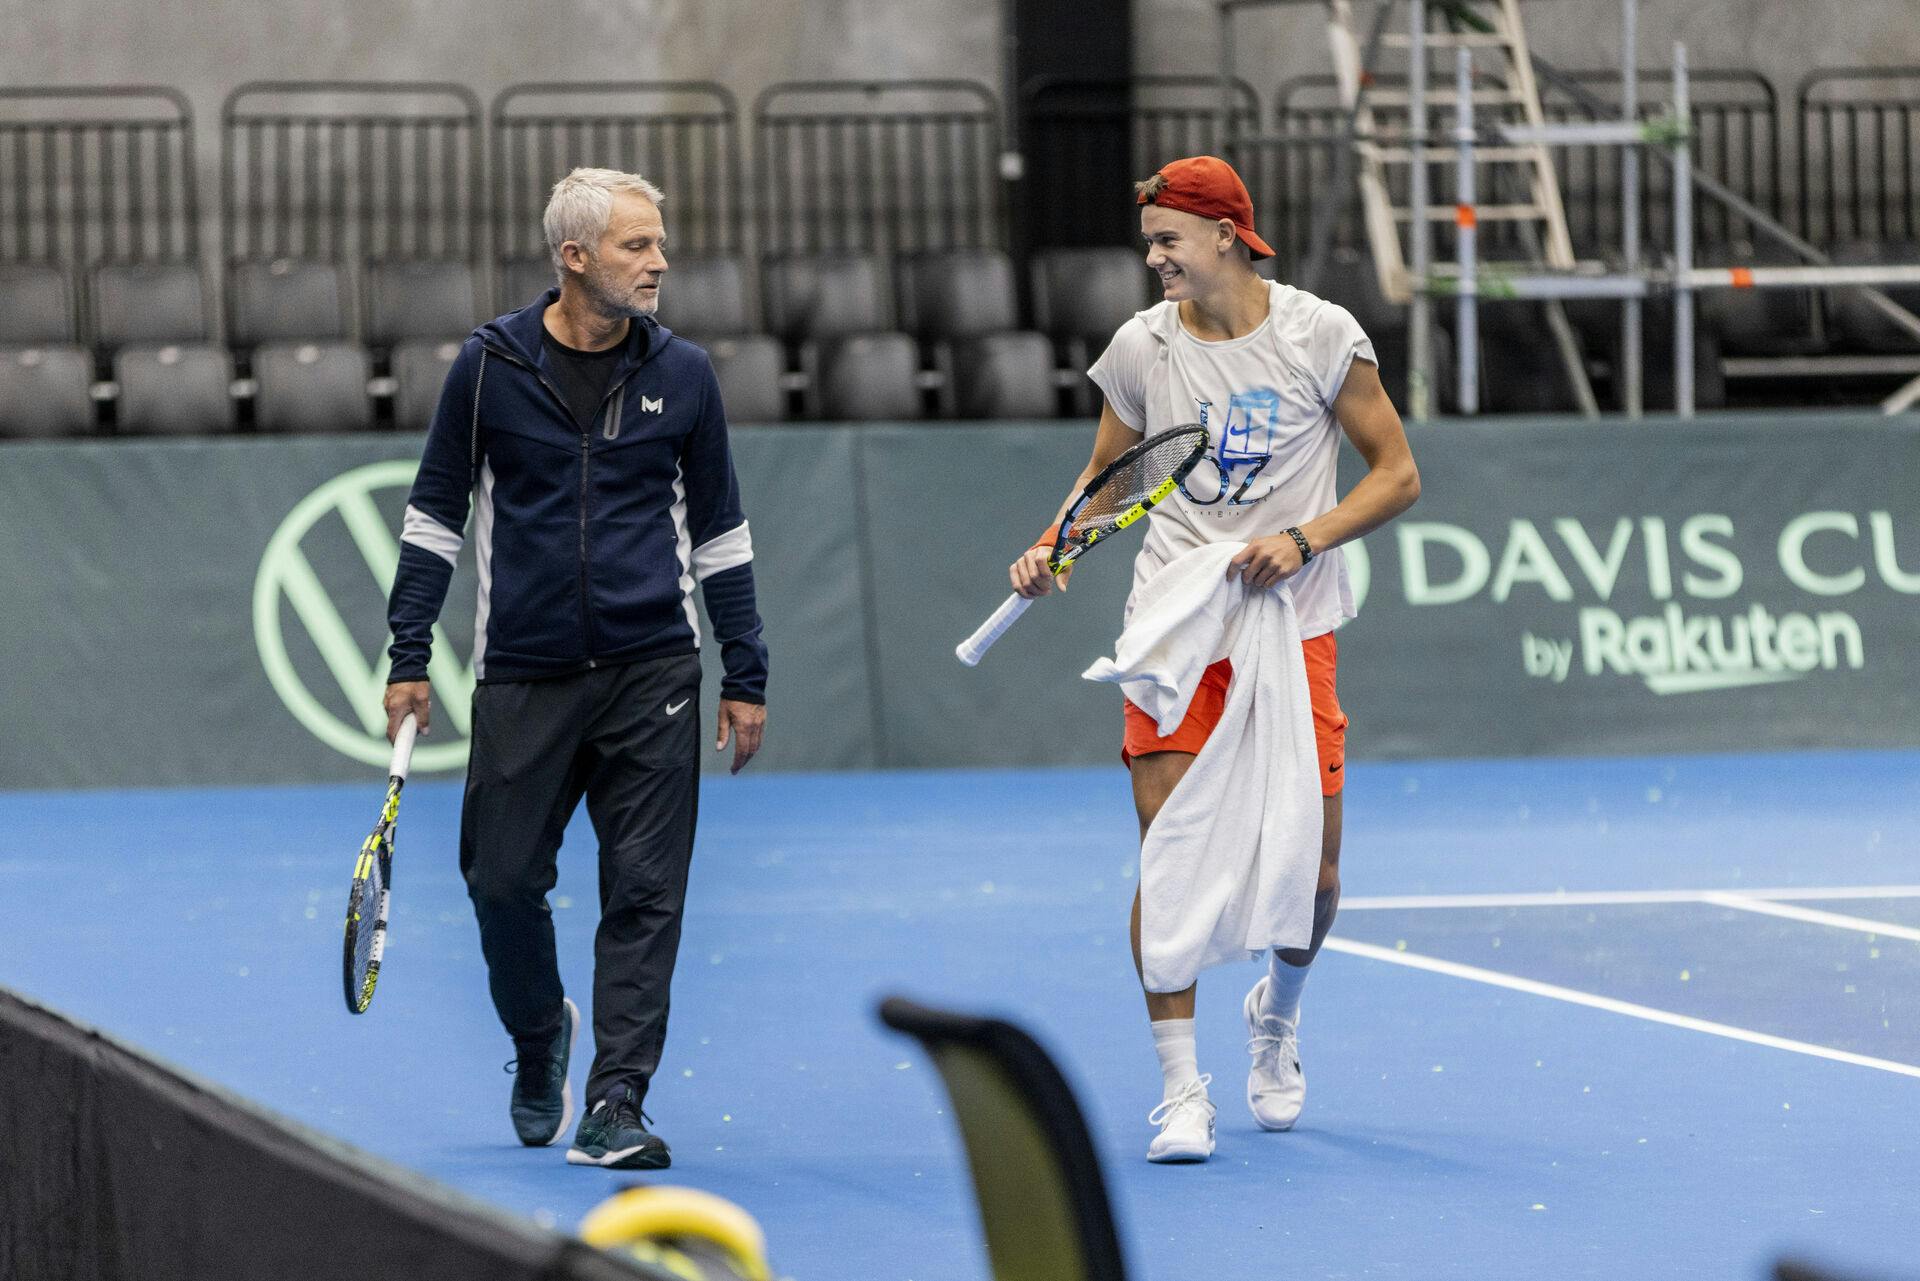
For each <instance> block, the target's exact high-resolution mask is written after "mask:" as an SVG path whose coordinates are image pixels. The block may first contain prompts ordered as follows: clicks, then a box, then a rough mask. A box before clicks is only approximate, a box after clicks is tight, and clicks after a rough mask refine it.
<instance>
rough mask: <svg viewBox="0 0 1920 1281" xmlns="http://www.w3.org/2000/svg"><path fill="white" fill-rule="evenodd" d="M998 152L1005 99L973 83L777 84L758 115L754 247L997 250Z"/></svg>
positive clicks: (1000, 220)
mask: <svg viewBox="0 0 1920 1281" xmlns="http://www.w3.org/2000/svg"><path fill="white" fill-rule="evenodd" d="M1000 152H1001V134H1000V104H999V100H998V99H997V98H996V97H995V96H994V95H993V93H992V92H991V91H990V90H988V89H987V88H986V87H985V86H983V85H980V84H977V83H975V82H973V81H970V80H881V81H864V82H855V81H793V82H788V83H783V84H776V85H772V86H770V87H768V88H767V89H766V90H765V91H764V92H762V93H761V94H760V96H759V97H758V98H756V99H755V100H754V106H753V173H754V189H755V195H756V197H757V199H758V201H759V222H758V225H759V227H760V235H759V237H758V242H759V244H758V247H759V248H760V250H761V251H762V252H764V253H769V254H810V253H827V252H872V253H883V254H885V253H905V252H913V251H917V250H939V249H978V248H997V247H1001V246H1003V245H1004V244H1005V243H1006V227H1005V202H1004V200H1003V196H1002V190H1001V180H1000V171H999V163H1000Z"/></svg>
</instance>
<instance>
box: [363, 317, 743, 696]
mask: <svg viewBox="0 0 1920 1281" xmlns="http://www.w3.org/2000/svg"><path fill="white" fill-rule="evenodd" d="M558 297H559V291H558V290H557V289H551V290H548V291H547V293H546V295H545V296H544V297H542V298H540V299H539V300H538V301H536V302H534V303H532V304H530V305H529V306H527V307H524V308H522V309H521V310H519V311H516V312H512V313H510V314H508V315H505V316H501V317H498V318H497V319H494V320H491V321H488V322H487V323H486V324H484V325H482V326H480V328H478V329H476V330H475V331H474V332H473V336H472V337H470V338H468V339H467V341H466V343H465V344H464V345H463V346H462V347H461V349H460V355H459V357H458V358H457V359H456V360H455V361H454V362H453V367H452V369H451V370H449V371H448V373H447V381H446V385H445V387H444V388H443V389H442V391H441V393H440V406H439V409H438V411H437V412H436V413H435V414H434V418H433V425H432V426H431V427H429V428H428V429H427V443H426V448H425V450H424V451H423V453H422V455H421V459H420V472H419V475H418V476H417V477H416V478H415V479H414V482H413V492H412V494H411V495H410V496H409V498H408V502H407V515H406V522H405V526H404V528H403V529H402V531H401V535H400V565H399V570H398V572H397V573H395V575H394V580H393V594H392V596H391V597H390V598H389V600H388V602H387V621H388V624H389V626H390V627H391V628H392V630H393V647H392V650H391V653H392V655H393V669H392V673H391V675H390V677H389V679H390V680H394V681H407V680H425V679H426V677H427V659H428V656H429V654H430V652H431V650H432V645H433V624H434V621H435V620H436V619H437V618H438V617H439V615H440V607H441V605H442V604H443V603H444V602H445V600H446V595H447V584H448V582H449V581H450V580H451V579H452V577H453V565H454V561H455V559H456V557H457V556H458V555H459V552H460V547H461V544H462V542H463V537H462V533H461V531H462V530H463V529H465V528H466V525H467V516H468V512H469V508H470V507H471V509H472V512H473V518H474V519H473V540H474V551H475V553H476V554H477V558H478V562H479V570H480V603H479V610H478V616H477V618H476V620H475V626H474V654H473V667H474V674H475V676H476V677H477V678H478V679H479V680H481V681H513V680H529V679H534V678H538V677H543V676H559V675H564V674H566V673H569V672H578V671H585V670H587V669H588V668H592V667H605V666H610V665H613V664H617V663H624V662H631V661H633V660H636V659H643V658H662V657H666V656H668V655H672V654H687V653H692V652H693V651H695V650H696V649H698V648H699V645H700V628H699V621H698V616H697V614H696V613H695V611H694V605H693V589H694V586H695V584H696V583H697V584H699V585H700V586H701V588H702V590H703V592H704V593H705V596H706V602H707V616H708V618H709V619H711V620H712V623H713V627H714V631H715V632H716V633H717V634H718V637H719V641H720V647H721V648H720V656H721V661H722V665H723V666H724V668H725V675H724V677H723V678H722V680H721V683H720V694H721V697H723V698H730V699H737V700H739V701H741V702H748V703H760V702H764V701H765V700H766V686H767V647H766V643H765V641H763V640H762V638H761V634H760V616H759V613H758V611H757V610H756V608H755V605H754V592H753V541H752V538H751V536H750V534H749V533H748V530H747V519H746V516H745V515H744V514H743V513H742V512H741V510H740V492H739V486H738V484H737V483H736V482H735V480H734V474H733V455H732V452H731V450H730V449H729V448H728V444H727V420H726V415H725V413H724V412H723V411H722V409H721V405H720V387H719V384H718V383H717V382H716V381H715V380H714V376H713V366H712V365H711V364H710V363H709V362H708V360H707V355H706V353H705V352H704V351H702V350H700V348H698V347H696V346H694V345H693V344H692V343H690V342H688V341H687V340H686V339H684V338H675V337H674V336H673V335H672V333H671V332H670V331H668V330H667V329H666V328H664V327H662V326H661V325H660V324H659V323H658V322H656V321H655V320H654V319H653V318H652V317H650V316H648V317H639V318H636V319H635V320H634V322H633V324H632V325H631V326H630V328H629V331H628V334H627V339H626V348H625V351H624V352H623V353H622V354H621V356H619V357H618V358H617V364H616V366H615V368H614V371H613V374H612V376H611V377H610V378H609V380H608V383H607V393H606V397H605V399H604V400H603V401H602V403H601V407H600V414H599V416H598V418H597V419H596V420H595V421H594V423H593V424H592V426H591V427H590V428H589V429H587V430H585V431H582V430H581V428H580V426H579V424H578V423H577V422H576V420H575V419H574V417H573V414H572V413H571V411H569V410H568V408H567V406H566V402H565V401H564V400H563V399H562V397H561V395H560V392H559V390H558V387H557V385H556V384H555V382H554V380H553V378H552V377H551V376H550V375H549V373H548V372H547V368H546V351H545V346H544V344H543V343H542V342H541V333H542V328H543V326H542V319H541V318H542V315H543V314H544V313H545V311H546V309H547V307H548V306H549V305H550V304H551V303H553V301H554V300H555V299H556V298H558Z"/></svg>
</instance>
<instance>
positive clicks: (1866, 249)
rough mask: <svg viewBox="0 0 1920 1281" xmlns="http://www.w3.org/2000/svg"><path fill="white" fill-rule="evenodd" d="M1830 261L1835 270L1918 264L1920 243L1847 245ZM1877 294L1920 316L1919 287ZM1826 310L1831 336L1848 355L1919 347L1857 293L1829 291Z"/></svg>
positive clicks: (1890, 287)
mask: <svg viewBox="0 0 1920 1281" xmlns="http://www.w3.org/2000/svg"><path fill="white" fill-rule="evenodd" d="M1833 261H1834V265H1835V266H1838V267H1862V266H1884V265H1887V264H1892V263H1920V243H1916V242H1914V241H1911V240H1854V241H1849V242H1847V243H1846V244H1843V245H1841V246H1839V247H1838V248H1836V249H1835V250H1834V251H1833ZM1880 292H1882V293H1884V294H1886V295H1887V296H1888V297H1889V298H1891V299H1893V300H1894V301H1895V302H1897V303H1899V304H1900V305H1901V306H1902V307H1905V308H1906V309H1907V310H1908V311H1913V312H1920V287H1915V286H1913V285H1882V286H1880ZM1826 307H1827V318H1828V319H1829V320H1830V321H1831V322H1832V324H1833V330H1834V336H1835V338H1836V339H1837V340H1838V342H1839V345H1840V346H1841V347H1843V348H1845V349H1846V350H1848V351H1862V352H1905V351H1913V350H1914V349H1915V348H1917V347H1920V339H1916V338H1915V337H1914V336H1913V335H1912V334H1910V333H1908V332H1907V331H1906V330H1905V329H1902V328H1901V327H1900V326H1899V325H1896V324H1894V323H1893V321H1891V320H1889V319H1887V317H1886V315H1885V314H1884V313H1883V312H1881V311H1880V309H1879V308H1877V307H1875V306H1874V305H1873V304H1872V303H1870V302H1868V301H1867V299H1866V297H1865V296H1864V295H1862V294H1861V292H1860V291H1859V290H1858V289H1830V290H1828V291H1827V295H1826Z"/></svg>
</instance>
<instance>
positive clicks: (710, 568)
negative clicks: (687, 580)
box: [693, 520, 753, 582]
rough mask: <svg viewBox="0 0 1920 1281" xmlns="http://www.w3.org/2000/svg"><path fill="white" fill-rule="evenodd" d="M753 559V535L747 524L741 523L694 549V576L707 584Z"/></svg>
mask: <svg viewBox="0 0 1920 1281" xmlns="http://www.w3.org/2000/svg"><path fill="white" fill-rule="evenodd" d="M752 559H753V535H752V534H750V533H749V532H748V531H747V522H746V521H744V520H743V521H741V522H740V523H739V524H738V525H736V526H734V527H733V528H732V529H729V530H728V531H727V532H726V533H724V534H721V535H719V536H718V537H715V538H709V539H708V540H707V541H706V542H704V543H701V544H700V545H699V546H698V547H696V548H694V549H693V576H694V577H695V578H696V579H698V580H700V581H701V582H705V581H706V580H707V579H709V578H711V577H713V576H714V575H715V574H717V573H719V572H720V571H721V570H723V569H732V568H733V567H734V566H735V565H744V564H746V563H747V562H748V561H751V560H752Z"/></svg>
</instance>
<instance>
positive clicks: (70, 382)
mask: <svg viewBox="0 0 1920 1281" xmlns="http://www.w3.org/2000/svg"><path fill="white" fill-rule="evenodd" d="M93 424H94V406H93V356H92V353H90V352H88V351H87V349H86V348H85V347H76V346H74V345H72V344H70V343H67V344H61V345H59V346H47V347H5V348H0V437H8V436H11V437H17V438H23V439H25V438H42V437H59V436H85V435H88V434H89V433H91V432H92V431H93Z"/></svg>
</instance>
